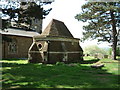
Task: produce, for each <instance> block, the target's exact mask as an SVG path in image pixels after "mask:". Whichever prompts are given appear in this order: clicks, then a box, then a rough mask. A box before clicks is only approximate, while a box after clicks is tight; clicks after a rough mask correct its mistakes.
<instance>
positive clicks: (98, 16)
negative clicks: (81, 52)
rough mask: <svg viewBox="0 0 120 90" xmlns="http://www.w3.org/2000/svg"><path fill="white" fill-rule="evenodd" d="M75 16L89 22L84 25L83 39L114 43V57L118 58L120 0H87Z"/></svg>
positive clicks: (79, 19)
mask: <svg viewBox="0 0 120 90" xmlns="http://www.w3.org/2000/svg"><path fill="white" fill-rule="evenodd" d="M75 18H76V19H78V21H83V22H87V23H88V25H86V26H83V29H84V32H83V35H84V37H83V40H86V39H88V38H91V39H98V41H107V42H109V43H112V59H114V60H116V46H117V41H118V33H119V32H120V1H119V2H87V3H86V4H85V5H83V6H82V12H81V13H80V14H77V15H76V16H75Z"/></svg>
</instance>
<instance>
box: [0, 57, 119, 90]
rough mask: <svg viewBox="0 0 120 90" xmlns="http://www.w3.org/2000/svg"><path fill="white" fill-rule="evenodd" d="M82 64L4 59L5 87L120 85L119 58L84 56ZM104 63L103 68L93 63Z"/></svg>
mask: <svg viewBox="0 0 120 90" xmlns="http://www.w3.org/2000/svg"><path fill="white" fill-rule="evenodd" d="M84 59H85V61H84V62H81V63H82V64H79V63H75V64H54V65H52V64H46V65H45V64H44V65H43V64H30V63H28V62H27V60H2V61H1V62H2V88H3V89H12V88H118V87H119V84H118V83H119V82H118V76H119V75H120V72H118V67H119V66H118V63H120V62H118V61H113V60H109V59H102V60H99V61H98V60H96V59H94V58H92V57H84ZM95 63H103V64H105V67H103V68H102V69H94V68H91V67H90V65H92V64H95Z"/></svg>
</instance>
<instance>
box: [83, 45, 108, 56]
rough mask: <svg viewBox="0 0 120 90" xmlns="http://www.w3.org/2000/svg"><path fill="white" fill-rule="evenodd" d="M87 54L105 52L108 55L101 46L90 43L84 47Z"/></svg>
mask: <svg viewBox="0 0 120 90" xmlns="http://www.w3.org/2000/svg"><path fill="white" fill-rule="evenodd" d="M84 53H85V54H90V55H95V54H104V55H106V51H105V50H103V49H102V48H99V47H98V46H97V45H89V46H87V47H85V48H84Z"/></svg>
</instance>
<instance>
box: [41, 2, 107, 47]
mask: <svg viewBox="0 0 120 90" xmlns="http://www.w3.org/2000/svg"><path fill="white" fill-rule="evenodd" d="M85 3H86V0H55V2H53V3H52V4H51V5H46V6H45V7H44V9H47V8H49V7H52V11H51V12H50V13H49V15H47V16H46V18H45V19H44V20H43V30H44V29H45V28H46V26H47V25H48V24H49V22H50V21H51V20H52V19H57V20H60V21H62V22H64V23H65V25H66V26H67V28H68V29H69V30H70V32H71V33H72V35H73V36H74V37H75V38H79V39H80V38H82V32H83V28H82V27H83V25H85V23H83V22H81V21H78V20H77V19H75V16H76V14H79V13H80V12H81V6H82V5H83V4H85ZM80 45H81V46H82V47H86V46H87V45H98V46H99V47H108V44H107V43H101V44H98V42H97V40H94V41H90V40H89V41H85V42H84V43H82V42H80Z"/></svg>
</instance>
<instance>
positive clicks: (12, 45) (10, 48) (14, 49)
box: [8, 39, 17, 54]
mask: <svg viewBox="0 0 120 90" xmlns="http://www.w3.org/2000/svg"><path fill="white" fill-rule="evenodd" d="M8 52H9V53H11V54H12V53H17V41H16V39H13V40H12V41H11V42H9V43H8Z"/></svg>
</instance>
